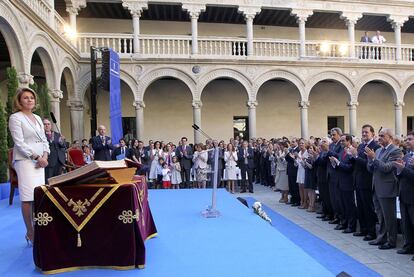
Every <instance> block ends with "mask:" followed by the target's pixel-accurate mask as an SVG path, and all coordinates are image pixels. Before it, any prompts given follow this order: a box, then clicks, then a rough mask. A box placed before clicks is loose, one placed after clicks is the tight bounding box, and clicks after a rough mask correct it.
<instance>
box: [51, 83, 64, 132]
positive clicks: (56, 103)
mask: <svg viewBox="0 0 414 277" xmlns="http://www.w3.org/2000/svg"><path fill="white" fill-rule="evenodd" d="M62 98H63V92H62V91H61V90H60V89H52V90H51V91H50V111H51V112H53V114H54V115H55V118H56V125H55V124H53V125H52V126H53V129H54V130H55V131H57V129H59V130H60V99H62ZM55 126H57V127H58V128H56V127H55Z"/></svg>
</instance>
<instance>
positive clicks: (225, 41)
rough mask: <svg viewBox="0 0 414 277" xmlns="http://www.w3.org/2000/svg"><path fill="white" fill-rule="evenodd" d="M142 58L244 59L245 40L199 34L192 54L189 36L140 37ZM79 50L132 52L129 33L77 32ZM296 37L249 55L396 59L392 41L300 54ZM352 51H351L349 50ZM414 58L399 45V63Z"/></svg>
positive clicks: (314, 48) (311, 47)
mask: <svg viewBox="0 0 414 277" xmlns="http://www.w3.org/2000/svg"><path fill="white" fill-rule="evenodd" d="M139 43H140V52H139V53H137V54H138V55H139V56H140V57H142V58H192V57H197V58H203V59H208V58H214V59H245V58H247V40H246V39H244V38H220V37H199V38H198V54H197V55H193V54H192V47H191V46H192V41H191V37H190V36H158V35H157V36H156V35H141V36H140V37H139ZM77 46H78V50H79V52H80V54H81V56H82V57H88V56H89V51H90V50H89V48H90V46H97V47H111V48H113V49H114V50H115V51H117V52H118V53H120V54H121V56H122V55H124V56H125V55H128V56H131V55H132V54H134V47H133V35H132V34H102V33H101V34H79V36H78V38H77ZM299 49H300V42H299V41H298V40H282V39H254V40H253V55H252V56H251V57H249V58H250V59H251V58H256V59H264V60H298V59H299V58H300V59H302V60H306V59H311V60H341V61H345V62H366V61H370V62H371V61H375V62H379V63H394V62H396V60H397V46H396V45H395V44H373V43H355V46H354V49H351V47H350V44H349V43H348V42H332V41H329V42H327V41H306V43H305V55H304V56H303V57H300V51H299ZM352 50H353V51H352ZM413 61H414V45H402V47H401V60H400V62H413Z"/></svg>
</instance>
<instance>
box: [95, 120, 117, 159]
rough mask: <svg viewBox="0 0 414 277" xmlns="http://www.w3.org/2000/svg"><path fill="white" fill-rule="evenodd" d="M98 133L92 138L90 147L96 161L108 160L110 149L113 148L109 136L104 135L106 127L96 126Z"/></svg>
mask: <svg viewBox="0 0 414 277" xmlns="http://www.w3.org/2000/svg"><path fill="white" fill-rule="evenodd" d="M98 133H99V135H97V136H96V137H93V139H92V148H93V150H94V151H95V156H94V158H95V160H96V161H110V160H112V159H111V151H112V150H113V149H114V148H113V146H112V142H111V138H110V137H108V136H106V135H105V133H106V128H105V126H103V125H100V126H99V127H98Z"/></svg>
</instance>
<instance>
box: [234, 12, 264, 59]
mask: <svg viewBox="0 0 414 277" xmlns="http://www.w3.org/2000/svg"><path fill="white" fill-rule="evenodd" d="M260 10H261V8H260V7H250V6H249V7H244V6H240V7H239V11H240V12H242V13H243V14H244V18H245V20H246V39H247V56H252V55H253V54H254V50H253V19H254V18H255V16H256V14H258V13H259V12H260Z"/></svg>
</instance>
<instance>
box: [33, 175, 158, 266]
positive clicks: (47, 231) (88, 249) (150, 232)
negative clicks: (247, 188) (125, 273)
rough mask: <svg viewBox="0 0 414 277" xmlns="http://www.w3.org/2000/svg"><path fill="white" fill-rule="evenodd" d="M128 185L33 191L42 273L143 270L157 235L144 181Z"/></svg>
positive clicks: (36, 255) (37, 252)
mask: <svg viewBox="0 0 414 277" xmlns="http://www.w3.org/2000/svg"><path fill="white" fill-rule="evenodd" d="M135 179H136V180H134V181H133V182H134V183H131V184H122V185H119V184H112V185H108V184H99V185H73V186H62V187H59V186H56V187H46V186H42V187H37V188H36V189H35V203H34V221H35V240H34V245H33V258H34V263H35V265H36V267H37V268H38V269H39V270H40V271H41V272H43V273H47V274H54V273H60V272H66V271H72V270H77V269H86V268H111V269H120V270H123V269H132V268H143V267H144V266H145V245H144V242H145V240H147V239H149V238H151V237H153V236H155V235H156V234H157V230H156V227H155V224H154V220H153V218H152V214H151V210H150V208H149V205H148V190H147V185H146V182H145V178H143V177H136V178H135Z"/></svg>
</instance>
